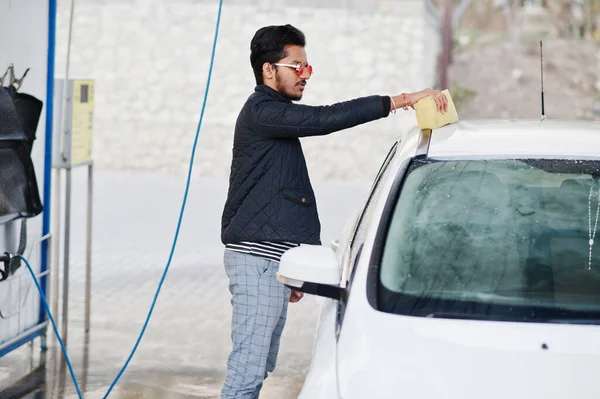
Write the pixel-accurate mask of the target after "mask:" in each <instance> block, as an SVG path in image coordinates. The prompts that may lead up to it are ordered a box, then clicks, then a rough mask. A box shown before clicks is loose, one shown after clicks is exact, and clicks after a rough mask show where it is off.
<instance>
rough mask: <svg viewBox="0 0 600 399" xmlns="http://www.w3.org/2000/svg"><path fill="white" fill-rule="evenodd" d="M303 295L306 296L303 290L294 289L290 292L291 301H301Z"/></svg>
mask: <svg viewBox="0 0 600 399" xmlns="http://www.w3.org/2000/svg"><path fill="white" fill-rule="evenodd" d="M303 296H304V293H303V292H300V291H295V290H292V292H291V294H290V302H291V303H296V302H299V301H300V299H302V297H303Z"/></svg>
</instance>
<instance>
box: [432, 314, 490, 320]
mask: <svg viewBox="0 0 600 399" xmlns="http://www.w3.org/2000/svg"><path fill="white" fill-rule="evenodd" d="M424 317H429V318H433V319H461V320H492V319H493V316H492V317H490V316H488V315H482V314H469V313H460V312H431V313H429V314H426V315H424Z"/></svg>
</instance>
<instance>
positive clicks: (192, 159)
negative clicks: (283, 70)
mask: <svg viewBox="0 0 600 399" xmlns="http://www.w3.org/2000/svg"><path fill="white" fill-rule="evenodd" d="M222 9H223V0H219V13H218V14H217V24H216V27H215V37H214V40H213V46H212V54H211V57H210V67H209V70H208V79H207V82H206V89H205V93H204V102H203V104H202V111H201V112H200V120H199V121H198V128H197V129H196V136H195V138H194V145H193V147H192V154H191V157H190V165H189V169H188V175H187V181H186V184H185V192H184V194H183V202H182V204H181V211H180V213H179V219H178V221H177V229H176V231H175V237H174V238H173V245H172V247H171V253H170V254H169V259H168V261H167V265H166V267H165V270H164V272H163V274H162V277H161V279H160V282H159V284H158V288H157V289H156V293H155V294H154V299H153V300H152V305H151V306H150V310H149V311H148V316H147V317H146V321H145V322H144V326H143V327H142V330H141V331H140V334H139V336H138V339H137V341H136V343H135V345H134V347H133V349H132V351H131V353H130V354H129V357H128V358H127V360H126V361H125V364H124V365H123V367H122V368H121V370H120V371H119V373H118V374H117V376H116V377H115V379H114V381H113V382H112V384H111V385H110V387H109V388H108V391H107V392H106V394H105V395H104V399H106V398H107V397H108V395H109V394H110V393H111V391H112V390H113V388H114V387H115V385H116V384H117V382H118V381H119V379H120V378H121V376H122V375H123V373H124V372H125V369H126V368H127V366H128V365H129V362H130V361H131V359H132V358H133V355H134V354H135V352H136V350H137V348H138V346H139V344H140V342H141V341H142V337H143V336H144V333H145V332H146V327H147V326H148V323H149V321H150V317H152V312H153V311H154V306H155V305H156V301H157V299H158V295H159V293H160V289H161V288H162V285H163V283H164V281H165V278H166V276H167V272H168V271H169V267H170V266H171V261H172V259H173V255H174V253H175V247H176V246H177V240H178V238H179V231H180V229H181V222H182V221H183V214H184V212H185V206H186V203H187V198H188V193H189V189H190V182H191V179H192V170H193V167H194V158H195V156H196V147H197V145H198V138H199V136H200V128H201V127H202V121H203V119H204V112H205V110H206V102H207V99H208V90H209V88H210V81H211V78H212V71H213V66H214V62H215V53H216V50H217V39H218V36H219V26H220V24H221V12H222ZM21 259H23V261H24V262H25V264H26V265H27V268H28V269H29V273H31V277H32V278H33V280H34V282H35V285H36V287H37V289H38V291H39V292H40V296H41V297H42V299H43V302H44V307H45V308H46V311H47V312H48V316H49V317H50V321H51V322H52V327H53V328H54V333H55V334H56V337H57V338H58V342H59V344H60V347H61V349H62V352H63V354H64V356H65V360H66V362H67V366H68V367H69V372H70V373H71V378H72V379H73V383H74V384H75V389H76V390H77V395H78V396H79V398H83V396H82V395H81V391H80V389H79V385H78V384H77V379H76V378H75V374H74V373H73V367H72V366H71V362H70V360H69V356H68V355H67V350H66V348H65V346H64V344H63V341H62V339H61V337H60V335H59V333H58V329H57V327H56V323H55V322H54V317H52V314H51V312H50V308H49V307H48V302H47V301H46V296H45V295H44V292H43V290H42V287H41V286H40V284H39V283H38V281H37V279H36V277H35V274H34V273H33V270H32V269H31V266H30V265H29V262H28V261H27V260H26V259H25V258H23V257H21Z"/></svg>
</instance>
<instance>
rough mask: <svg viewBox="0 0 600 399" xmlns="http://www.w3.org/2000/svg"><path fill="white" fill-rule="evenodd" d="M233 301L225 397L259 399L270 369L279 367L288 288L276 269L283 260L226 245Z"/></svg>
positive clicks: (226, 258)
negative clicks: (277, 365)
mask: <svg viewBox="0 0 600 399" xmlns="http://www.w3.org/2000/svg"><path fill="white" fill-rule="evenodd" d="M224 260H225V271H226V273H227V275H228V276H229V292H231V295H232V298H231V304H232V306H233V318H232V323H231V340H232V342H233V349H232V351H231V354H230V355H229V360H228V362H227V376H226V378H225V383H224V384H223V389H222V391H221V398H222V399H258V395H259V393H260V389H261V388H262V384H263V381H264V380H265V379H266V378H267V373H268V372H272V371H273V370H274V369H275V364H276V361H277V354H278V352H279V341H280V339H281V333H282V332H283V327H284V325H285V319H286V315H287V306H288V300H289V298H290V289H289V288H287V287H286V286H284V285H283V284H281V283H280V282H279V281H278V280H277V278H276V275H275V273H276V272H277V270H278V269H279V263H278V262H275V261H272V260H268V259H263V258H260V257H258V256H254V255H248V254H243V253H239V252H234V251H230V250H225V259H224Z"/></svg>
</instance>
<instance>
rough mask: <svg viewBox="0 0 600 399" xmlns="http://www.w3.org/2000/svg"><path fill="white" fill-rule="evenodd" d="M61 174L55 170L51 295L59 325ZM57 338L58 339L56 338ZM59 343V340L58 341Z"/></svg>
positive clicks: (53, 309) (54, 313)
mask: <svg viewBox="0 0 600 399" xmlns="http://www.w3.org/2000/svg"><path fill="white" fill-rule="evenodd" d="M60 191H61V173H60V169H58V168H56V169H54V227H53V230H54V237H52V247H53V248H52V265H51V270H52V289H51V292H50V294H51V295H52V314H53V315H54V319H55V320H56V322H57V323H58V321H59V320H58V316H59V315H58V295H59V290H60V282H59V280H60V277H59V269H60V266H59V262H60V260H59V258H60V256H59V255H60V219H61V212H60V210H61V209H60V204H61V201H60V197H61V195H60V194H61V193H60ZM55 338H56V337H55ZM56 342H58V339H57V340H56Z"/></svg>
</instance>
